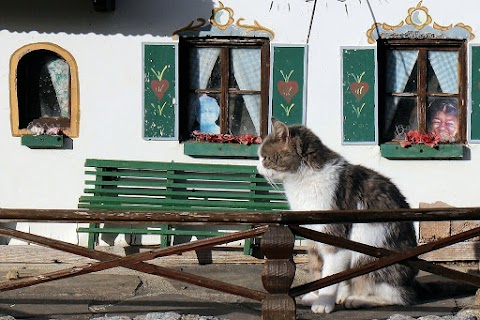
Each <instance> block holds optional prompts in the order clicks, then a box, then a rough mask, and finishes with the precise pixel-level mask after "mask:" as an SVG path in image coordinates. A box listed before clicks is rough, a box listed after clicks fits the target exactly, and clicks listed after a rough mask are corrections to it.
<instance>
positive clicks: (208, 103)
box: [195, 94, 220, 134]
mask: <svg viewBox="0 0 480 320" xmlns="http://www.w3.org/2000/svg"><path fill="white" fill-rule="evenodd" d="M198 101H199V103H198V106H197V110H196V111H197V112H196V115H195V117H196V120H197V122H198V124H199V131H200V132H202V133H209V134H217V133H220V127H219V126H218V125H217V120H218V117H219V116H220V106H219V105H218V102H217V100H216V99H215V98H212V97H209V96H207V95H206V94H204V95H202V96H200V97H199V98H198Z"/></svg>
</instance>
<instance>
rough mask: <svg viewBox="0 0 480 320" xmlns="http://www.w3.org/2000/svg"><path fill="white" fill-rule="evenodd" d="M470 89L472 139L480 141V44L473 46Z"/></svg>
mask: <svg viewBox="0 0 480 320" xmlns="http://www.w3.org/2000/svg"><path fill="white" fill-rule="evenodd" d="M470 52H471V54H470V59H471V64H472V67H471V72H472V74H471V81H470V86H471V87H470V90H471V98H472V109H471V115H470V139H469V140H470V141H475V142H480V46H472V47H471V51H470Z"/></svg>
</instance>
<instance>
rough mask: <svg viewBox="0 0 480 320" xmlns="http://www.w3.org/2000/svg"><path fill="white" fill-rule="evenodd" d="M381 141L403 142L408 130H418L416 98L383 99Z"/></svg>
mask: <svg viewBox="0 0 480 320" xmlns="http://www.w3.org/2000/svg"><path fill="white" fill-rule="evenodd" d="M385 102H386V104H385V110H384V119H385V127H384V134H383V140H384V141H391V140H403V139H404V138H405V134H406V133H408V131H410V130H418V121H417V104H416V102H417V98H416V97H387V98H386V99H385Z"/></svg>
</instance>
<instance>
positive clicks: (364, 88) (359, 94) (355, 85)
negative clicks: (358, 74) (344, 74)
mask: <svg viewBox="0 0 480 320" xmlns="http://www.w3.org/2000/svg"><path fill="white" fill-rule="evenodd" d="M369 89H370V86H369V85H368V83H366V82H363V81H362V82H352V83H350V91H352V93H353V95H354V96H355V98H357V101H360V100H362V98H363V97H364V96H365V95H366V94H367V92H368V90H369Z"/></svg>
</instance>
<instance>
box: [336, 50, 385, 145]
mask: <svg viewBox="0 0 480 320" xmlns="http://www.w3.org/2000/svg"><path fill="white" fill-rule="evenodd" d="M342 67H343V72H342V97H343V143H345V144H348V143H367V144H370V143H376V142H377V138H376V130H375V128H376V114H377V111H376V107H375V101H376V100H375V97H376V93H375V89H376V86H375V74H376V71H375V50H374V49H371V48H368V49H365V48H343V49H342Z"/></svg>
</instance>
